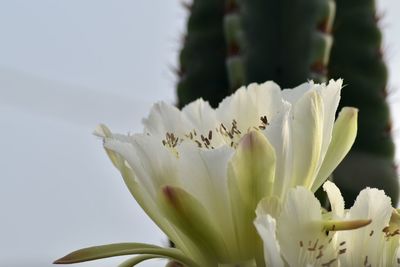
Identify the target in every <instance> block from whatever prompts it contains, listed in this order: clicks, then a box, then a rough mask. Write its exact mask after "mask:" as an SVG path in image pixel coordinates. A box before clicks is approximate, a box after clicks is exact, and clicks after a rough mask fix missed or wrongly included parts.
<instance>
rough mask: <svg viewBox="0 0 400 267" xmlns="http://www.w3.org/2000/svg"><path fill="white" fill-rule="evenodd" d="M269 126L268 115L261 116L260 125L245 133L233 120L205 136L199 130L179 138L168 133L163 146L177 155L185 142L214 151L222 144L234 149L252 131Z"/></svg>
mask: <svg viewBox="0 0 400 267" xmlns="http://www.w3.org/2000/svg"><path fill="white" fill-rule="evenodd" d="M268 125H269V121H268V118H267V116H266V115H264V116H261V117H260V120H259V123H258V125H254V126H251V127H248V128H247V130H246V131H245V132H244V133H243V131H241V130H240V129H239V128H240V127H239V125H238V122H237V120H236V119H232V122H231V123H230V125H229V126H228V125H225V124H224V123H220V124H219V125H218V126H217V127H215V128H214V129H210V130H208V131H204V132H203V131H202V132H203V133H204V134H199V133H198V130H196V129H193V130H191V131H190V132H188V133H186V134H184V135H183V136H177V135H176V134H174V133H171V132H167V133H166V134H165V138H164V139H163V140H162V144H163V145H164V146H165V147H168V148H169V149H172V150H173V151H174V152H175V153H177V151H176V147H177V146H178V145H180V144H181V143H182V142H184V141H190V142H193V143H194V144H195V145H196V146H197V147H199V148H205V149H214V148H215V147H217V146H220V145H221V144H227V145H229V146H231V147H233V148H235V149H236V148H237V145H238V143H239V141H240V139H241V138H242V136H243V135H244V134H246V133H248V132H250V131H251V130H257V131H263V130H265V129H266V128H267V126H268Z"/></svg>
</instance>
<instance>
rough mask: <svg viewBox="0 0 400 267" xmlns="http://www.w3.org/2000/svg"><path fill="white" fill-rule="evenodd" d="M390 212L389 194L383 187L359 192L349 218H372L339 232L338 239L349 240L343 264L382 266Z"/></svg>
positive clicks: (348, 215)
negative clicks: (357, 226)
mask: <svg viewBox="0 0 400 267" xmlns="http://www.w3.org/2000/svg"><path fill="white" fill-rule="evenodd" d="M391 214H392V205H391V201H390V198H389V197H387V196H386V195H385V193H384V192H383V191H382V190H377V189H371V188H367V189H364V190H362V191H361V192H360V194H359V195H358V197H357V199H356V201H355V203H354V205H353V207H351V209H350V210H349V211H348V213H347V216H346V219H348V220H354V219H371V220H372V222H371V224H369V225H368V226H366V227H363V228H360V229H357V230H353V231H348V232H340V233H339V236H338V239H339V240H341V241H344V242H346V244H347V252H346V253H345V254H344V257H343V259H342V262H343V265H344V266H349V267H352V266H354V267H356V266H381V265H380V264H379V263H380V262H381V257H382V256H383V253H382V249H383V247H384V245H385V242H386V240H385V239H386V238H385V235H384V232H383V230H384V228H385V227H386V226H388V224H389V221H390V217H391ZM382 267H383V266H382Z"/></svg>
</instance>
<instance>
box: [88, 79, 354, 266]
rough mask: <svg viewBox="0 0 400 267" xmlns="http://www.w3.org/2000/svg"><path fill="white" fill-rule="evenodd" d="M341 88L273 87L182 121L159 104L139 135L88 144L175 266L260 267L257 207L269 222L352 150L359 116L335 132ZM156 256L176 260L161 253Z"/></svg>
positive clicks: (334, 84)
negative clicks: (101, 150) (97, 149)
mask: <svg viewBox="0 0 400 267" xmlns="http://www.w3.org/2000/svg"><path fill="white" fill-rule="evenodd" d="M341 88H342V81H341V80H338V81H330V82H329V83H328V84H327V85H325V84H314V83H313V82H308V83H305V84H302V85H300V86H298V87H296V88H294V89H285V90H283V91H281V89H280V88H279V86H278V85H276V84H275V83H273V82H266V83H264V84H251V85H249V86H248V87H247V88H245V87H242V88H240V89H238V90H237V91H236V92H235V93H234V94H233V95H232V96H230V97H227V98H225V99H224V100H223V101H222V102H221V103H220V105H219V106H218V108H216V109H213V108H211V107H210V105H209V104H208V103H207V102H205V101H203V100H201V99H199V100H197V101H195V102H193V103H191V104H189V105H187V106H186V107H184V108H183V109H182V111H180V110H178V109H177V108H176V107H174V106H172V105H169V104H166V103H163V102H161V103H157V104H155V105H154V106H153V108H152V109H151V111H150V115H149V116H148V117H147V118H146V119H144V121H143V123H144V132H143V133H142V134H134V135H120V134H114V133H111V132H110V131H109V130H108V128H107V127H105V126H104V125H100V126H99V127H98V128H97V129H96V132H95V134H96V135H98V136H100V137H102V138H103V139H104V147H105V149H106V151H107V153H108V155H109V157H110V158H111V160H112V162H113V163H114V165H115V166H116V167H117V169H119V171H120V172H121V174H122V176H123V178H124V180H125V183H126V184H127V186H128V188H129V189H130V191H131V193H132V195H133V196H134V198H135V199H136V201H137V202H138V203H139V204H140V205H141V207H142V208H143V209H144V210H145V211H146V213H147V214H148V215H149V216H150V217H151V219H152V220H153V221H154V222H155V223H156V224H157V225H158V226H159V227H160V228H161V229H162V230H163V231H164V232H165V233H166V235H167V236H168V237H169V238H170V239H171V240H172V241H173V242H174V243H175V245H176V247H177V251H178V252H177V253H179V255H178V256H179V257H176V258H177V260H178V261H180V262H183V263H185V259H186V260H187V259H191V260H192V261H194V262H195V263H196V264H197V266H219V265H220V266H229V264H235V265H234V266H239V265H237V264H239V263H240V264H241V265H240V266H264V265H265V263H264V256H263V251H262V242H261V240H260V239H259V237H258V235H257V232H256V230H255V227H254V226H253V220H254V218H255V209H256V206H257V204H258V202H259V201H260V200H261V199H264V198H265V201H266V202H268V203H269V212H273V209H274V207H276V208H278V207H280V204H279V203H280V202H281V201H283V199H285V198H286V195H287V193H288V191H289V190H290V188H293V187H295V186H299V185H300V186H303V187H305V188H306V189H308V190H312V191H313V192H315V191H316V190H317V189H318V188H319V187H320V186H321V185H322V184H323V182H324V181H325V180H326V178H327V177H328V176H329V175H330V174H331V172H332V171H333V170H334V169H335V167H336V166H337V165H338V164H339V162H340V161H341V160H342V159H343V158H344V156H345V155H346V153H347V152H348V151H349V149H350V147H351V146H352V144H353V142H354V139H355V136H356V131H357V110H356V109H354V108H344V109H343V110H342V111H341V112H340V113H339V116H338V119H337V120H336V122H335V114H336V110H337V107H338V103H339V99H340V90H341ZM276 212H277V211H276ZM271 227H272V226H271ZM267 230H268V231H272V230H273V228H270V229H267ZM276 249H279V248H276ZM146 251H147V250H146ZM136 253H137V254H141V253H142V252H140V251H137V252H136ZM143 253H144V252H143ZM143 253H142V254H143ZM145 254H149V253H145ZM154 254H157V253H155V252H154V253H153V255H154ZM159 256H160V257H169V258H174V257H175V256H176V255H171V254H168V255H166V254H165V253H164V252H161V249H160V252H159ZM191 264H192V265H193V262H191ZM190 266H191V265H190Z"/></svg>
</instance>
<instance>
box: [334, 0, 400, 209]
mask: <svg viewBox="0 0 400 267" xmlns="http://www.w3.org/2000/svg"><path fill="white" fill-rule="evenodd" d="M336 4H337V15H336V18H335V23H334V27H333V34H334V37H335V42H334V45H333V49H332V54H331V59H330V63H329V76H330V77H332V78H338V77H341V78H343V79H344V81H345V83H346V84H347V86H346V87H345V88H344V89H343V91H342V101H341V105H343V106H355V107H357V108H359V109H360V112H359V120H358V124H359V131H358V135H357V139H356V142H355V144H354V146H353V149H352V153H351V154H350V155H349V156H348V157H347V158H346V159H345V160H344V161H343V163H342V164H341V165H340V166H339V168H338V169H337V171H336V173H335V175H334V177H335V181H336V183H337V184H338V185H339V186H340V187H341V189H342V190H343V191H344V192H346V196H347V200H348V201H347V202H348V205H349V204H350V205H351V204H352V203H351V202H352V200H354V198H355V197H356V196H357V193H358V192H359V191H360V190H361V189H362V188H364V187H365V186H367V185H368V186H371V187H378V188H382V189H384V190H385V191H386V193H388V194H389V195H390V196H391V197H392V202H393V203H394V205H395V204H396V203H397V201H398V193H399V185H398V174H397V171H396V167H395V164H394V160H393V159H394V154H395V151H394V149H395V147H394V143H393V139H392V136H391V120H390V110H389V106H388V103H387V101H386V97H387V91H386V90H387V76H388V74H387V68H386V65H385V62H384V61H383V58H382V47H381V45H382V33H381V31H380V30H379V28H378V26H377V22H378V20H379V17H378V16H377V13H376V6H375V1H374V0H336ZM349 201H350V203H349Z"/></svg>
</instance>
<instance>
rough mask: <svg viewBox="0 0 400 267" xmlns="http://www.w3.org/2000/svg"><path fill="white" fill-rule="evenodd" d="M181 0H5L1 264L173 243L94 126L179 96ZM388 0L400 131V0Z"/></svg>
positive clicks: (0, 70) (39, 266) (0, 19)
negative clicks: (111, 246) (96, 248)
mask: <svg viewBox="0 0 400 267" xmlns="http://www.w3.org/2000/svg"><path fill="white" fill-rule="evenodd" d="M179 3H180V1H179V0H167V1H166V0H129V1H128V0H124V1H123V0H113V1H102V0H35V1H32V0H25V1H22V0H8V1H6V0H0V127H1V133H0V137H1V138H0V149H1V150H0V179H1V186H0V267H25V266H30V267H49V266H52V265H51V262H52V261H53V260H54V259H56V258H58V257H60V256H63V255H64V254H66V253H68V252H70V251H72V250H75V249H78V248H82V247H86V246H92V245H99V244H106V243H113V242H124V241H136V242H147V243H153V244H159V245H164V244H166V238H165V237H164V236H163V234H162V233H161V232H160V231H159V230H158V229H157V228H156V227H155V225H154V224H153V223H152V222H151V221H150V220H149V219H148V218H147V217H146V216H145V215H144V213H143V212H142V211H141V209H140V208H139V207H138V205H137V204H136V203H135V201H134V200H133V198H132V197H131V196H130V194H129V192H128V190H127V189H126V188H125V185H124V184H123V181H122V179H121V178H120V175H119V173H118V172H117V171H116V170H115V169H114V168H113V167H112V165H111V163H110V162H109V160H108V159H107V157H106V155H105V153H104V152H103V149H102V146H101V141H100V140H98V139H96V138H95V137H94V136H92V134H91V133H92V130H93V129H94V127H95V126H96V125H97V124H98V123H99V122H103V123H106V124H107V125H109V126H110V127H111V128H112V129H114V130H117V131H120V132H128V131H131V132H138V131H141V124H140V121H141V118H143V117H145V116H146V115H147V112H148V110H149V108H150V106H151V105H152V103H154V102H155V101H158V100H164V101H167V102H170V103H173V102H174V101H175V91H174V85H175V77H174V75H173V73H172V71H171V67H172V66H175V65H176V57H177V51H178V48H179V47H180V43H179V40H180V37H181V34H182V33H183V32H184V24H185V11H184V10H182V9H181V7H180V5H179ZM379 4H380V6H381V11H382V12H383V13H384V14H385V18H384V20H383V22H382V25H383V27H384V30H385V33H386V36H385V48H386V49H385V52H386V57H387V60H388V62H389V65H390V70H391V77H390V88H392V90H393V91H392V93H391V99H390V101H391V103H392V104H393V105H392V106H393V111H394V112H393V114H394V115H395V116H396V118H395V129H397V133H399V132H400V123H399V120H400V76H399V70H400V20H398V17H399V15H400V2H399V1H398V0H381V1H380V2H379ZM395 106H396V107H395ZM399 136H400V133H399V134H398V137H399ZM397 140H398V143H399V138H397ZM398 158H399V157H398ZM119 262H121V259H117V260H109V261H102V262H95V263H85V264H79V265H76V266H80V267H94V266H96V267H106V266H113V265H116V263H119ZM142 266H163V263H162V262H160V261H155V262H149V263H147V264H143V265H142Z"/></svg>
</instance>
